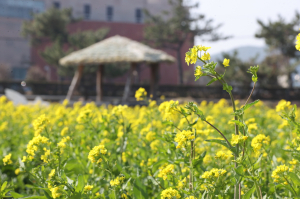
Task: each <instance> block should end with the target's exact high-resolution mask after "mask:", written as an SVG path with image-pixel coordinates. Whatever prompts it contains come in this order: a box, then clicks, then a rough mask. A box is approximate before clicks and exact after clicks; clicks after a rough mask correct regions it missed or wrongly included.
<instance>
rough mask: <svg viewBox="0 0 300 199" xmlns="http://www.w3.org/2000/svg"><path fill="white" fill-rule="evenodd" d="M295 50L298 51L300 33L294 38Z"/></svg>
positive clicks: (299, 48) (299, 47)
mask: <svg viewBox="0 0 300 199" xmlns="http://www.w3.org/2000/svg"><path fill="white" fill-rule="evenodd" d="M295 47H296V49H297V50H299V51H300V33H299V34H298V35H297V37H296V46H295Z"/></svg>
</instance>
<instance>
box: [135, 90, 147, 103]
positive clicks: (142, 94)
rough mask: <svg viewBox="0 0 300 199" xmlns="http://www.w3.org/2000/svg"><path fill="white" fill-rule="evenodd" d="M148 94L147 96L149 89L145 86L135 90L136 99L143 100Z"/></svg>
mask: <svg viewBox="0 0 300 199" xmlns="http://www.w3.org/2000/svg"><path fill="white" fill-rule="evenodd" d="M146 96H147V91H146V90H145V89H144V88H139V89H138V90H137V91H136V92H135V98H136V101H142V100H144V99H145V97H146Z"/></svg>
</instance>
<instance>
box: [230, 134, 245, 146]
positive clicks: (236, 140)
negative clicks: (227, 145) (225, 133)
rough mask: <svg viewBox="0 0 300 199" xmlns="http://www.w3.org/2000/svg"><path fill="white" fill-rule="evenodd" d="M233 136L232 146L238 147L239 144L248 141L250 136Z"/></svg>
mask: <svg viewBox="0 0 300 199" xmlns="http://www.w3.org/2000/svg"><path fill="white" fill-rule="evenodd" d="M231 136H232V138H231V144H232V145H237V144H239V143H243V142H245V141H246V140H247V139H248V136H244V135H235V134H232V135H231Z"/></svg>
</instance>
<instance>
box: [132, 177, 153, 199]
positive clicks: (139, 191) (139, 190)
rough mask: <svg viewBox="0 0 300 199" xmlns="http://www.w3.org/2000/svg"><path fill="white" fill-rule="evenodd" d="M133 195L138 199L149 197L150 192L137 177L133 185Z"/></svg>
mask: <svg viewBox="0 0 300 199" xmlns="http://www.w3.org/2000/svg"><path fill="white" fill-rule="evenodd" d="M133 195H134V196H135V198H138V199H147V198H149V197H148V194H147V191H146V186H145V185H143V184H142V183H141V181H140V180H139V179H135V182H134V187H133Z"/></svg>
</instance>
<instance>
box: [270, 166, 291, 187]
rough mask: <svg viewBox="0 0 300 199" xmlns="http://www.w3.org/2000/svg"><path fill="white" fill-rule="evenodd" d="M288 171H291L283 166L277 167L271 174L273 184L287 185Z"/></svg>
mask: <svg viewBox="0 0 300 199" xmlns="http://www.w3.org/2000/svg"><path fill="white" fill-rule="evenodd" d="M288 171H292V169H291V168H289V167H288V166H286V165H285V164H284V165H279V166H277V168H276V169H275V170H274V171H273V172H272V178H273V179H274V182H276V183H283V184H288V182H287V175H288Z"/></svg>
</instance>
